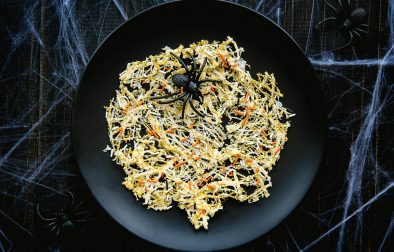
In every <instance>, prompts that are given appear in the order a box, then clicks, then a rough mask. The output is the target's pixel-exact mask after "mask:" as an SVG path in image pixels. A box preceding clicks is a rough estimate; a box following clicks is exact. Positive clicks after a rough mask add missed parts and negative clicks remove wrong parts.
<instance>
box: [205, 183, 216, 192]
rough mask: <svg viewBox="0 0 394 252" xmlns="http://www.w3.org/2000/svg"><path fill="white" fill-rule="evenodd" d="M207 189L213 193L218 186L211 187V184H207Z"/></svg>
mask: <svg viewBox="0 0 394 252" xmlns="http://www.w3.org/2000/svg"><path fill="white" fill-rule="evenodd" d="M207 187H208V188H209V189H211V190H212V191H214V190H215V189H216V186H214V185H211V184H207Z"/></svg>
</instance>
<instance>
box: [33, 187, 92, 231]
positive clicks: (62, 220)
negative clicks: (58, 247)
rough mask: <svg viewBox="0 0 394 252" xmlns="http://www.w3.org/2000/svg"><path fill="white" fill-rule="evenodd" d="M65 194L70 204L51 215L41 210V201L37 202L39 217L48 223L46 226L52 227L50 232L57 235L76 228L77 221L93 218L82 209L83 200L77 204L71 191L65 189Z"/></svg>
mask: <svg viewBox="0 0 394 252" xmlns="http://www.w3.org/2000/svg"><path fill="white" fill-rule="evenodd" d="M65 194H66V195H67V197H68V200H69V204H68V205H66V207H64V208H62V209H61V211H60V212H58V213H55V214H52V215H51V216H44V215H43V214H42V213H41V210H40V203H38V204H37V215H38V217H40V219H41V220H42V221H44V222H46V223H47V225H46V227H47V228H48V229H50V230H49V232H50V233H53V234H55V235H56V236H59V235H60V234H62V233H64V232H67V231H71V230H73V229H75V226H76V224H77V223H80V222H86V221H89V220H91V219H90V218H88V215H89V212H88V211H84V210H81V209H80V208H81V205H82V203H83V202H82V201H81V202H79V203H78V204H75V197H74V195H73V194H72V193H71V192H69V191H65Z"/></svg>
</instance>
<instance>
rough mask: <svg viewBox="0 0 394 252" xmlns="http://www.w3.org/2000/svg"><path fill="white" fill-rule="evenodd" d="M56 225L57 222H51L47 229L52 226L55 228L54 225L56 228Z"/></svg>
mask: <svg viewBox="0 0 394 252" xmlns="http://www.w3.org/2000/svg"><path fill="white" fill-rule="evenodd" d="M56 224H57V222H56V221H52V222H50V223H49V224H47V225H46V226H47V227H51V226H53V225H55V226H56Z"/></svg>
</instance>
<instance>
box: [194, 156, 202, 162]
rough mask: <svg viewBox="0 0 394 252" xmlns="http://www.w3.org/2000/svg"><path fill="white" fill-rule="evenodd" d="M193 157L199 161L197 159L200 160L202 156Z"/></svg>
mask: <svg viewBox="0 0 394 252" xmlns="http://www.w3.org/2000/svg"><path fill="white" fill-rule="evenodd" d="M193 159H194V160H196V161H197V160H200V159H201V157H200V156H195V157H194V158H193Z"/></svg>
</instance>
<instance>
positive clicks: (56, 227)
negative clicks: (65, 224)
mask: <svg viewBox="0 0 394 252" xmlns="http://www.w3.org/2000/svg"><path fill="white" fill-rule="evenodd" d="M55 229H59V226H53V227H52V228H51V230H49V232H50V233H52V232H53V231H54V230H55Z"/></svg>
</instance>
